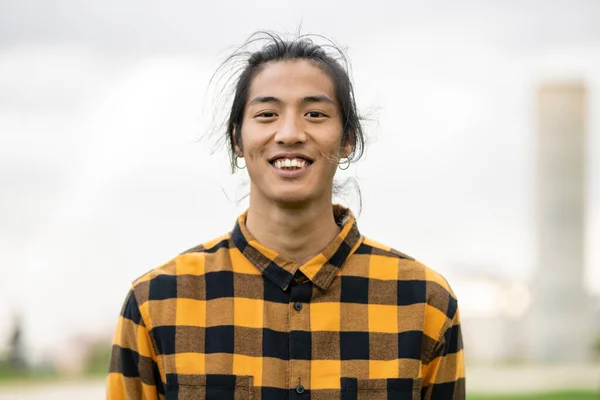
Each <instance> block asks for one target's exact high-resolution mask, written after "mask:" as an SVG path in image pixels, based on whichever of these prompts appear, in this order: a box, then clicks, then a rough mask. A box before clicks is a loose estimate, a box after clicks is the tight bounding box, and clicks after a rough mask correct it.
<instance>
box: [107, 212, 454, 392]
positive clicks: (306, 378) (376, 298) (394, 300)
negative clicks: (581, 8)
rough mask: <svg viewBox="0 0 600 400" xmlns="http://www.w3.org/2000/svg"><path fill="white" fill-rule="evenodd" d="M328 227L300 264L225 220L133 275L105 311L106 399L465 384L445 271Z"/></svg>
mask: <svg viewBox="0 0 600 400" xmlns="http://www.w3.org/2000/svg"><path fill="white" fill-rule="evenodd" d="M334 214H335V218H336V222H337V223H338V225H340V227H341V228H342V229H341V233H340V234H339V235H338V236H337V237H336V238H335V239H334V240H333V241H332V242H331V243H330V244H329V245H328V246H327V247H326V248H325V250H323V252H322V253H320V254H318V255H317V256H315V257H314V258H313V259H311V260H310V261H308V262H307V263H306V264H303V265H299V264H298V263H296V262H294V261H291V260H289V259H286V258H285V257H283V256H281V255H279V254H277V253H276V252H274V251H273V250H270V249H268V248H266V247H264V246H263V245H261V244H260V243H258V242H257V241H256V239H254V238H253V237H252V235H251V234H250V232H248V230H247V228H246V225H245V220H246V214H242V215H241V216H240V217H239V218H238V220H237V223H236V225H235V227H234V229H233V231H232V232H231V233H229V234H228V235H226V236H223V237H221V238H218V239H216V240H213V241H211V242H208V243H206V244H204V245H201V246H198V247H196V248H193V249H191V250H188V251H187V252H185V253H183V254H181V255H179V256H178V257H176V258H175V259H173V260H171V261H170V262H168V263H167V264H165V265H163V266H161V267H159V268H157V269H154V270H152V271H151V272H149V273H147V274H146V275H144V276H142V277H141V278H139V279H138V280H136V281H135V282H134V283H133V286H132V288H131V291H130V292H129V294H128V296H127V299H126V300H125V304H124V306H123V309H122V312H121V316H120V318H119V321H118V325H117V329H116V334H115V338H114V344H113V347H112V355H111V361H110V373H109V376H108V388H107V389H108V391H107V396H108V398H109V399H167V400H175V399H218V400H221V399H222V400H228V399H231V400H234V399H235V400H245V399H253V400H258V399H264V400H279V399H312V400H332V399H344V400H350V399H357V400H360V399H365V400H367V399H373V400H375V399H406V400H415V399H432V400H434V399H435V400H452V399H464V398H465V379H464V357H463V348H462V337H461V329H460V318H459V312H458V307H457V300H456V297H455V296H454V294H453V292H452V290H451V289H450V287H449V286H448V283H447V282H446V280H445V279H444V278H443V277H442V276H440V275H439V274H437V273H436V272H434V271H433V270H431V269H429V268H427V267H426V266H424V265H423V264H421V263H419V262H417V261H415V260H414V259H412V258H410V257H408V256H406V255H404V254H402V253H400V252H398V251H395V250H393V249H390V248H389V247H386V246H383V245H381V244H378V243H376V242H374V241H372V240H369V239H367V238H365V237H363V236H361V234H360V233H359V231H358V228H357V225H356V222H355V219H354V217H353V215H352V213H351V212H350V211H349V210H347V209H345V208H343V207H341V206H337V205H336V206H335V207H334Z"/></svg>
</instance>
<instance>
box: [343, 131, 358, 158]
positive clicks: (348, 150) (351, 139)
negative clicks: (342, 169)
mask: <svg viewBox="0 0 600 400" xmlns="http://www.w3.org/2000/svg"><path fill="white" fill-rule="evenodd" d="M355 140H356V138H355V136H354V132H350V133H349V134H348V137H347V138H346V140H345V143H342V149H341V150H342V151H341V154H340V156H341V158H348V157H349V156H350V154H352V152H353V151H354V146H355Z"/></svg>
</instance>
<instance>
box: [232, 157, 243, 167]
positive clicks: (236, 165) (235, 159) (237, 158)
mask: <svg viewBox="0 0 600 400" xmlns="http://www.w3.org/2000/svg"><path fill="white" fill-rule="evenodd" d="M240 158H244V157H238V156H235V158H234V160H233V163H234V164H235V167H236V168H237V169H244V168H246V163H245V162H244V165H242V166H241V167H240V166H239V165H238V160H239V159H240Z"/></svg>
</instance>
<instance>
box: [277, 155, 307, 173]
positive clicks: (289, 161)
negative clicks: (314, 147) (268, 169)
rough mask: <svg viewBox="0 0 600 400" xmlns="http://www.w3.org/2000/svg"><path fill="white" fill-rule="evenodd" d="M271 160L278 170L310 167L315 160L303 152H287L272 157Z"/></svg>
mask: <svg viewBox="0 0 600 400" xmlns="http://www.w3.org/2000/svg"><path fill="white" fill-rule="evenodd" d="M269 162H270V163H271V165H272V166H273V167H275V168H276V169H278V170H298V169H303V168H306V167H308V166H309V165H311V164H312V162H313V161H312V159H310V158H309V157H307V156H305V155H303V154H298V153H285V154H278V155H276V156H275V157H272V158H271V159H270V160H269Z"/></svg>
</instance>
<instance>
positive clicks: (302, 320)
mask: <svg viewBox="0 0 600 400" xmlns="http://www.w3.org/2000/svg"><path fill="white" fill-rule="evenodd" d="M312 288H313V285H312V282H310V281H308V282H305V283H301V284H298V283H295V282H294V283H292V285H291V287H290V291H291V293H290V294H291V296H290V308H289V310H290V375H289V388H291V389H292V390H294V391H295V392H296V394H298V395H303V396H302V397H304V396H305V395H306V393H307V390H308V389H307V387H306V385H307V384H309V383H310V362H311V361H310V359H311V354H312V339H311V333H310V299H311V297H312Z"/></svg>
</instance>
